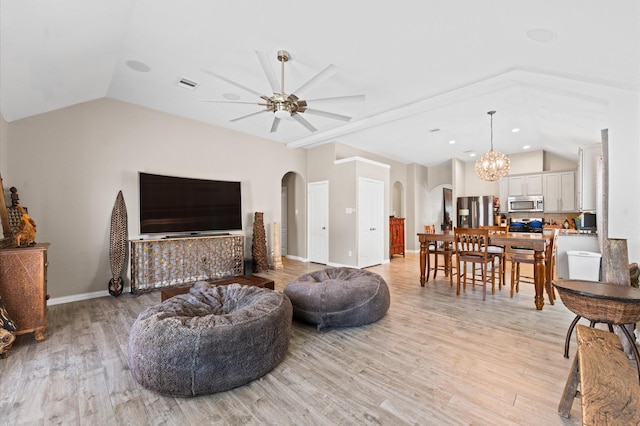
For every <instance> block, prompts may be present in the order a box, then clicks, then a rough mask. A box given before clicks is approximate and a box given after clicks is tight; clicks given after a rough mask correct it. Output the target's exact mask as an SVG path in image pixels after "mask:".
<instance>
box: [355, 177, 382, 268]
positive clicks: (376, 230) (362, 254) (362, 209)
mask: <svg viewBox="0 0 640 426" xmlns="http://www.w3.org/2000/svg"><path fill="white" fill-rule="evenodd" d="M383 260H384V182H382V181H377V180H372V179H365V178H360V179H359V180H358V266H359V267H361V268H364V267H367V266H372V265H378V264H380V263H382V261H383Z"/></svg>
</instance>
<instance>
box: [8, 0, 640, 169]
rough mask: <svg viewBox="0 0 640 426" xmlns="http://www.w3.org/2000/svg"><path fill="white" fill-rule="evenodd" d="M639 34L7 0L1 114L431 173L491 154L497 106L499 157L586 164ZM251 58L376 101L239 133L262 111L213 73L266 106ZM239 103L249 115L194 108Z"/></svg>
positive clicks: (404, 15) (568, 13)
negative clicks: (321, 77) (82, 121)
mask: <svg viewBox="0 0 640 426" xmlns="http://www.w3.org/2000/svg"><path fill="white" fill-rule="evenodd" d="M639 24H640V7H639V5H638V2H637V1H636V0H610V1H606V2H605V1H602V0H538V1H523V0H484V1H477V0H450V1H435V0H397V1H394V2H372V1H370V0H369V1H367V0H348V1H344V0H343V1H337V0H325V1H322V2H304V1H297V2H294V1H284V0H271V1H264V0H247V1H242V0H237V1H228V2H222V1H211V0H179V1H178V0H173V1H171V0H162V1H160V0H137V1H135V0H93V1H86V0H0V113H1V114H2V115H3V117H4V118H5V119H6V120H7V121H9V122H11V121H14V120H19V119H22V118H25V117H29V116H32V115H36V114H40V113H43V112H47V111H51V110H55V109H58V108H63V107H66V106H69V105H74V104H77V103H81V102H86V101H90V100H93V99H97V98H102V97H108V98H113V99H118V100H121V101H125V102H130V103H133V104H137V105H141V106H144V107H147V108H151V109H155V110H159V111H164V112H168V113H171V114H175V115H178V116H182V117H187V118H191V119H194V120H198V121H203V122H206V123H210V124H213V125H216V126H221V127H226V128H230V129H234V130H238V131H240V132H245V133H248V134H252V135H257V136H260V137H263V138H266V139H271V140H275V141H279V142H281V143H285V144H288V146H290V147H291V148H296V147H305V146H312V145H314V144H319V143H324V142H328V141H339V142H341V143H344V144H347V145H352V146H354V147H358V148H361V149H363V150H366V151H369V152H373V153H377V154H380V155H383V156H385V157H389V158H392V159H395V160H398V161H402V162H405V163H418V164H423V165H427V166H429V165H435V164H440V163H442V162H444V161H446V160H448V159H450V158H459V159H462V160H464V161H469V160H471V159H472V158H471V157H469V154H470V152H475V153H478V154H482V153H483V152H485V151H487V150H488V149H489V145H490V127H489V116H488V115H487V114H486V113H487V112H488V111H490V110H496V111H497V113H496V115H495V116H494V146H495V149H497V150H500V151H503V152H505V153H507V154H512V153H518V152H523V146H524V145H529V146H530V148H529V149H530V150H545V151H549V152H553V153H555V154H557V155H560V156H562V157H565V158H568V159H572V160H576V158H577V149H578V146H579V145H588V144H591V143H596V142H599V141H600V130H601V129H603V128H607V127H608V121H609V114H610V111H609V107H608V104H609V100H610V97H611V93H612V92H615V91H620V90H622V91H627V90H629V91H638V89H639V87H640V84H639V79H640V65H639V64H640V25H639ZM530 30H534V35H535V33H536V32H537V33H538V34H539V35H540V36H542V37H545V36H550V37H551V38H553V40H551V41H536V40H534V39H533V38H531V37H530V36H529V34H528V33H530V32H531V31H530ZM539 30H544V31H539ZM256 50H259V51H264V52H266V53H267V55H268V58H269V59H270V61H271V65H272V67H273V69H274V71H275V73H276V75H277V76H278V78H280V68H279V67H280V63H279V62H278V61H277V59H276V52H277V51H278V50H287V51H288V52H289V53H290V54H291V60H290V61H289V62H287V63H286V65H285V82H286V83H285V91H287V92H289V91H290V90H295V89H296V88H298V87H300V86H302V85H303V84H304V83H305V82H306V81H308V80H309V79H311V78H312V77H313V76H315V75H316V74H318V73H319V72H320V71H322V70H323V69H324V68H325V67H327V66H328V65H329V64H334V65H335V66H336V67H337V70H338V71H337V73H336V74H335V75H333V76H332V77H331V78H329V79H327V80H325V81H323V82H322V84H319V85H317V86H316V87H314V88H312V89H310V90H309V91H308V92H307V93H305V97H306V98H308V99H315V98H326V97H334V96H343V95H357V94H364V95H365V96H366V100H365V101H363V102H324V103H317V104H313V102H311V101H309V107H310V108H316V109H319V110H324V111H329V112H334V113H338V114H342V115H348V116H351V117H352V119H351V121H350V122H348V123H345V122H343V121H339V120H334V119H330V118H325V117H321V116H317V115H307V114H304V115H303V116H304V118H306V119H307V121H309V122H310V123H312V124H313V126H315V127H316V128H317V129H318V130H317V131H316V132H313V133H311V132H309V131H308V130H307V129H306V128H305V127H303V126H302V125H300V124H299V123H298V122H296V121H293V120H283V121H282V122H281V123H280V126H279V128H278V131H277V132H276V133H270V129H271V125H272V121H273V114H272V113H263V114H258V115H255V116H251V117H248V118H245V119H242V120H238V121H235V122H231V121H230V120H232V119H234V118H237V117H241V116H245V115H248V114H251V113H253V112H257V111H259V110H260V109H262V107H260V106H258V105H257V103H258V102H259V101H261V100H260V99H259V98H258V97H257V96H256V95H253V94H251V93H250V92H249V91H245V90H242V89H240V88H239V87H238V86H237V85H233V84H229V83H227V82H225V81H223V80H221V79H218V78H215V77H213V76H212V75H210V74H208V73H206V72H203V71H202V69H206V70H209V71H212V72H214V73H216V74H219V75H222V76H224V77H226V78H228V79H229V80H231V81H233V82H235V83H238V84H240V85H244V86H246V87H248V88H250V89H252V90H254V91H257V92H259V93H264V94H265V95H268V96H271V95H272V94H273V91H272V89H271V87H270V85H269V82H268V80H267V78H266V77H265V73H264V72H263V69H262V67H261V65H260V62H259V60H258V57H257V55H256V53H255V51H256ZM182 78H186V79H188V80H191V81H194V82H196V83H199V84H198V86H197V87H196V88H195V89H187V88H184V87H181V86H180V85H178V82H179V81H180V79H182ZM228 98H238V99H239V100H240V101H244V102H251V103H255V105H252V104H231V103H212V102H202V101H201V100H202V99H213V100H220V101H222V100H226V99H228ZM513 128H519V129H520V131H519V132H518V133H513V132H512V131H511V130H512V129H513ZM436 129H439V130H437V131H436ZM453 140H455V144H450V141H453Z"/></svg>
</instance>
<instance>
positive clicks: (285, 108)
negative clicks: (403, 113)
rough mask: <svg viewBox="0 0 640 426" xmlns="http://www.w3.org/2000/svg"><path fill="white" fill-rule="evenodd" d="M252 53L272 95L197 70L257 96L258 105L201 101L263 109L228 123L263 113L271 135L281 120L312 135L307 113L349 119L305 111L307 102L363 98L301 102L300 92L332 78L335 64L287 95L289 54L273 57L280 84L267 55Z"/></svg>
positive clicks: (349, 98)
mask: <svg viewBox="0 0 640 426" xmlns="http://www.w3.org/2000/svg"><path fill="white" fill-rule="evenodd" d="M256 54H257V55H258V60H259V61H260V65H261V66H262V69H263V71H264V73H265V75H266V76H267V80H268V81H269V84H270V85H271V89H272V90H273V95H272V96H267V95H264V94H261V93H260V92H258V91H256V90H253V89H250V88H248V87H246V86H244V85H242V84H240V83H236V82H235V81H233V80H230V79H228V78H226V77H224V76H221V75H219V74H216V73H215V72H213V71H210V70H208V69H204V68H200V71H202V72H204V73H207V74H209V75H211V76H213V77H216V78H218V79H220V80H222V81H225V82H227V83H229V84H232V85H234V86H236V87H238V88H240V89H242V90H244V91H246V92H249V93H251V94H253V95H256V96H258V97H259V98H260V99H262V101H259V102H257V103H256V102H242V101H219V100H214V99H202V101H203V102H218V103H235V104H249V105H259V106H263V107H265V109H263V110H260V111H257V112H253V113H251V114H247V115H243V116H241V117H237V118H234V119H233V120H231V121H232V122H235V121H238V120H242V119H245V118H249V117H253V116H254V115H258V114H263V113H265V112H272V113H273V114H274V118H273V123H272V124H271V133H274V132H276V131H277V130H278V126H279V125H280V121H281V120H282V119H283V118H288V117H291V118H293V119H294V120H296V121H297V122H298V123H300V124H302V125H303V126H304V127H305V128H306V129H307V130H309V131H310V132H315V131H317V130H318V129H316V128H315V127H314V126H313V125H312V124H311V123H310V122H309V121H307V120H306V119H305V118H304V117H303V116H302V114H310V115H317V116H321V117H326V118H331V119H334V120H341V121H345V122H347V121H350V120H351V117H348V116H346V115H341V114H336V113H333V112H328V111H322V110H318V109H314V108H309V107H308V106H307V104H308V103H311V104H312V105H313V104H316V103H323V102H350V101H364V98H365V97H364V95H351V96H337V97H331V98H320V99H309V100H303V99H301V98H300V97H301V95H302V93H303V92H305V91H308V90H310V89H311V88H313V87H316V86H317V85H319V84H320V83H322V82H324V81H325V80H327V79H328V78H329V77H331V76H332V75H334V74H335V73H336V71H337V68H336V67H335V65H329V66H328V67H326V68H325V69H323V70H322V71H320V72H319V73H318V74H316V75H315V76H314V77H312V78H311V79H310V80H309V81H307V82H306V83H304V84H303V85H302V86H300V87H299V88H298V89H297V90H294V91H293V92H292V93H287V92H286V91H285V85H284V64H285V62H287V61H289V59H291V55H289V52H287V51H286V50H279V51H278V54H277V57H278V61H280V75H281V79H280V82H279V81H278V79H277V78H276V74H275V72H274V71H273V68H272V66H271V64H270V62H269V58H268V57H267V54H266V53H265V52H262V51H258V50H256Z"/></svg>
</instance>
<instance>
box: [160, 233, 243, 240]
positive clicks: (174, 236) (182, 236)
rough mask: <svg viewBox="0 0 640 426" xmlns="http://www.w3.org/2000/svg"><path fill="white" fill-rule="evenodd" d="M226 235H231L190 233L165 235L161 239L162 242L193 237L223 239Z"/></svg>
mask: <svg viewBox="0 0 640 426" xmlns="http://www.w3.org/2000/svg"><path fill="white" fill-rule="evenodd" d="M226 235H231V234H230V233H228V232H215V233H212V234H201V233H199V232H191V233H189V234H178V235H165V236H164V237H162V239H163V240H170V239H173V238H194V237H223V236H226Z"/></svg>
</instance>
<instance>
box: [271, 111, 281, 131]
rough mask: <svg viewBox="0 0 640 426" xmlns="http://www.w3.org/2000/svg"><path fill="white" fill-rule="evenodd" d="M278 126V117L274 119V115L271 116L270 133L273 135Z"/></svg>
mask: <svg viewBox="0 0 640 426" xmlns="http://www.w3.org/2000/svg"><path fill="white" fill-rule="evenodd" d="M279 125H280V119H279V118H278V117H276V116H275V115H274V116H273V124H271V131H270V133H275V132H277V131H278V126H279Z"/></svg>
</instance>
